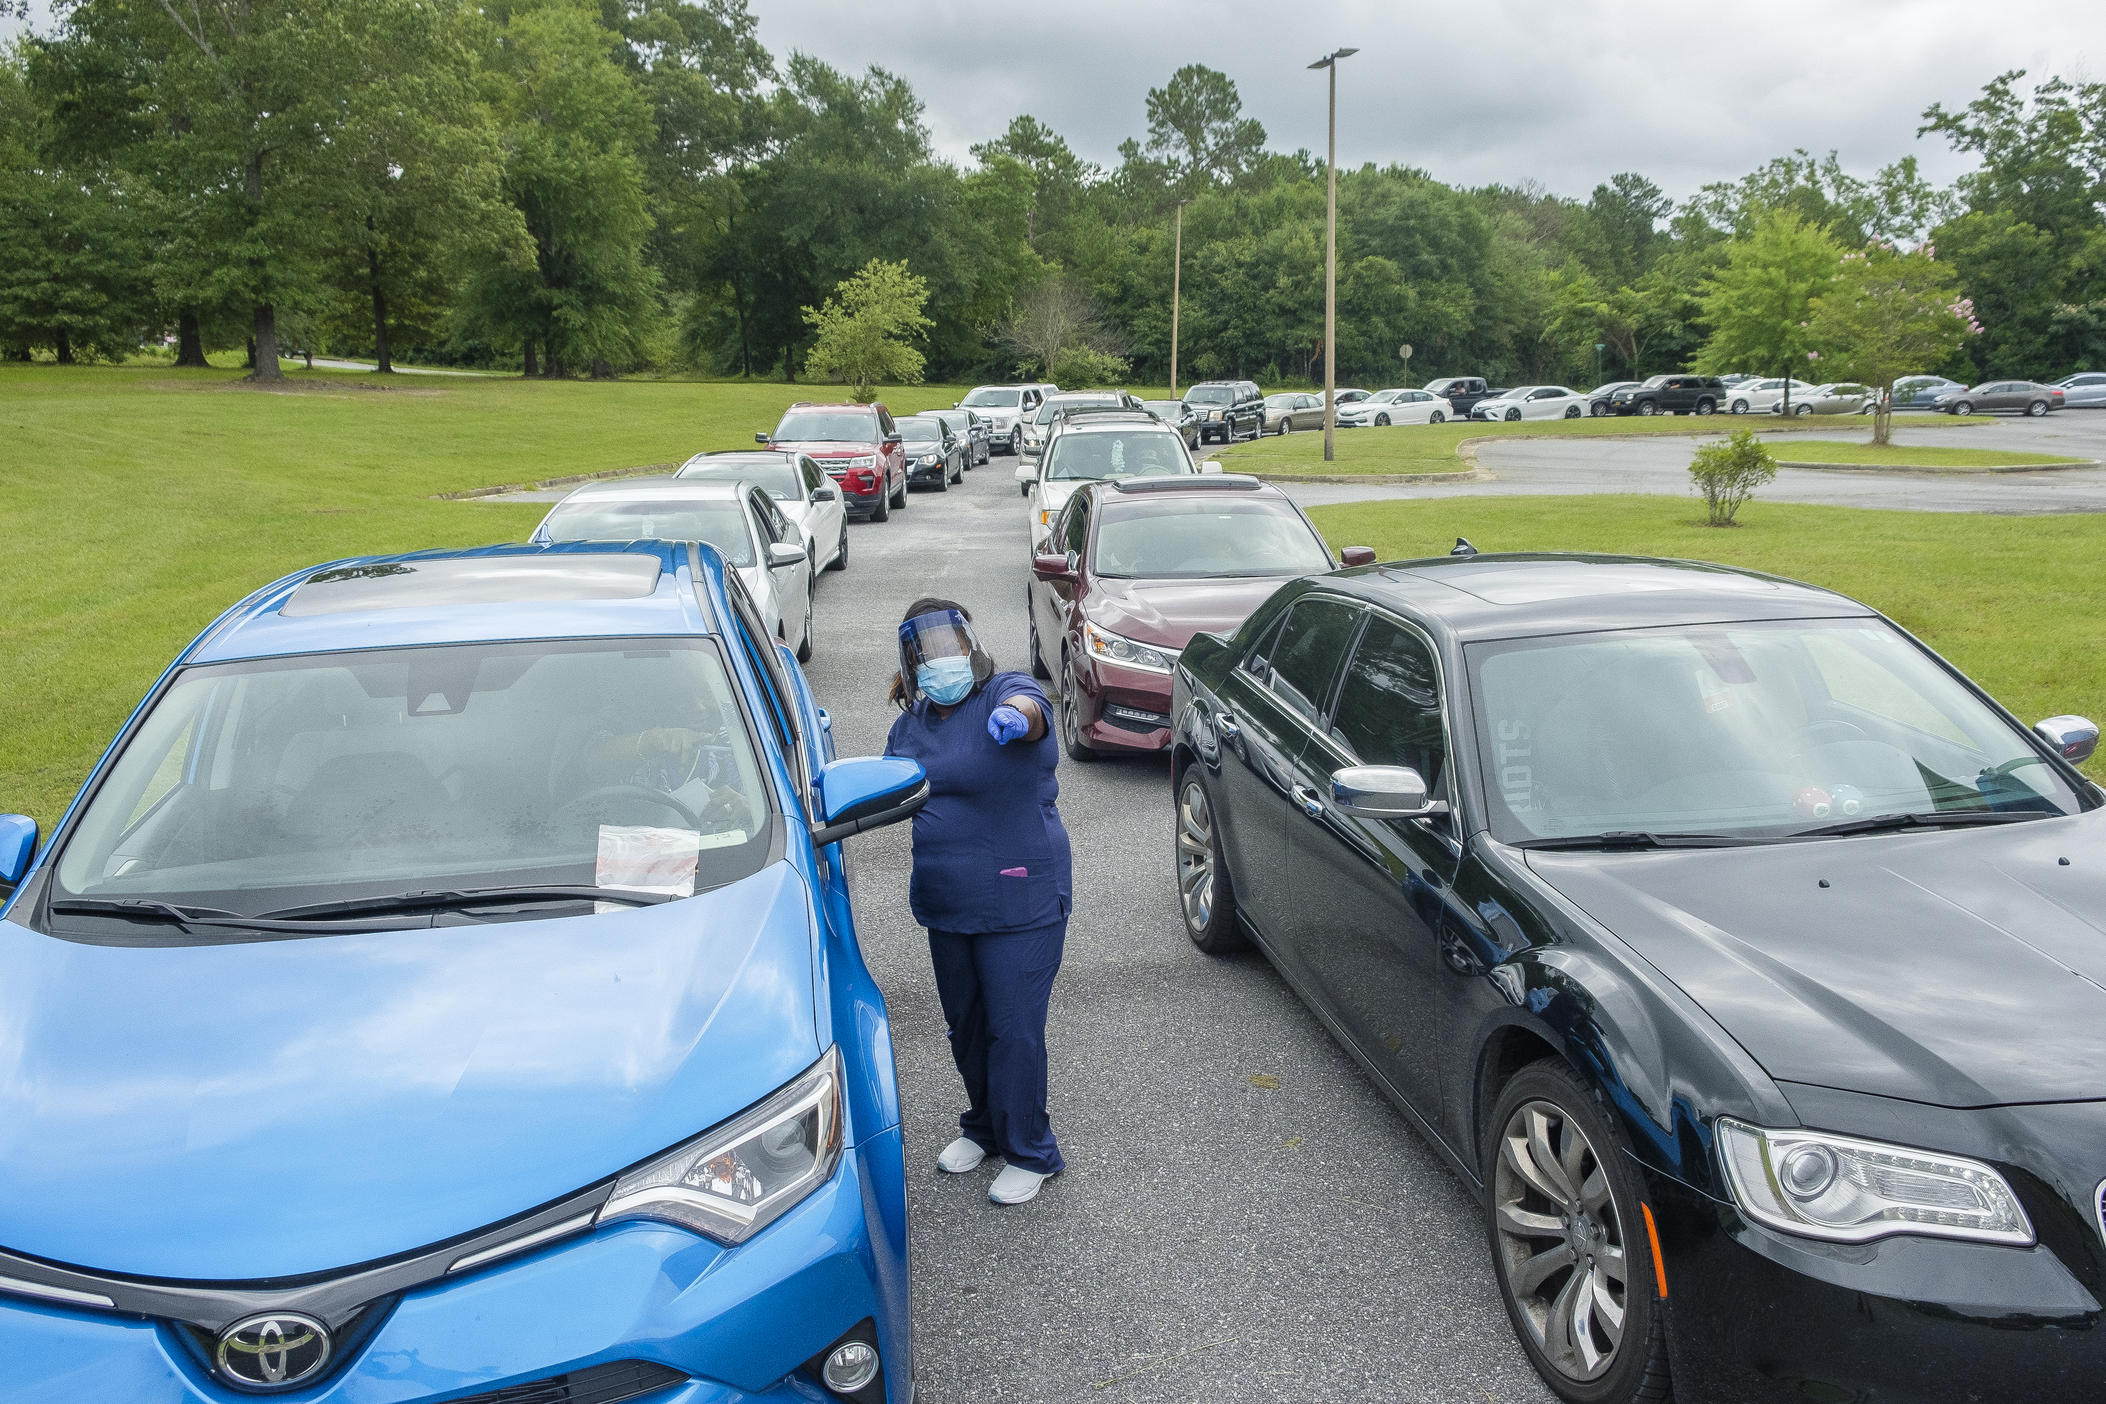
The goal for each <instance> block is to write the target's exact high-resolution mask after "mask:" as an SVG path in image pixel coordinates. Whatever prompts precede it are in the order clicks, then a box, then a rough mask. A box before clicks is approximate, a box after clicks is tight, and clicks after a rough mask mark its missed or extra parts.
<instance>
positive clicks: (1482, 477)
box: [1223, 466, 1492, 486]
mask: <svg viewBox="0 0 2106 1404" xmlns="http://www.w3.org/2000/svg"><path fill="white" fill-rule="evenodd" d="M1223 471H1234V470H1227V469H1225V470H1223ZM1249 476H1251V477H1253V478H1256V479H1257V480H1258V481H1259V482H1261V483H1347V484H1351V483H1373V484H1377V485H1391V486H1393V485H1395V484H1398V483H1483V482H1490V481H1491V479H1492V471H1491V469H1489V468H1478V467H1474V466H1473V467H1469V468H1465V469H1463V470H1462V471H1461V472H1457V473H1252V474H1250V475H1249Z"/></svg>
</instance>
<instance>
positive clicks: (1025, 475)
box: [1014, 463, 1038, 483]
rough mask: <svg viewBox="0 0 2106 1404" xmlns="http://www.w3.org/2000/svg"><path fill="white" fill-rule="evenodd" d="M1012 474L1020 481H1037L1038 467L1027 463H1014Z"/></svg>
mask: <svg viewBox="0 0 2106 1404" xmlns="http://www.w3.org/2000/svg"><path fill="white" fill-rule="evenodd" d="M1014 476H1015V478H1016V480H1017V481H1018V482H1020V483H1035V482H1037V481H1038V469H1037V468H1036V467H1034V466H1032V465H1031V464H1029V463H1019V464H1017V465H1016V473H1015V474H1014Z"/></svg>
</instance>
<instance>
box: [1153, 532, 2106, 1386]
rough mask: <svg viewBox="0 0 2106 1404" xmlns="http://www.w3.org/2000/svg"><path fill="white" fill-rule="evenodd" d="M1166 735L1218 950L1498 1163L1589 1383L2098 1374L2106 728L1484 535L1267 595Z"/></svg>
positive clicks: (1851, 641)
mask: <svg viewBox="0 0 2106 1404" xmlns="http://www.w3.org/2000/svg"><path fill="white" fill-rule="evenodd" d="M1466 549H1467V548H1466V546H1463V545H1459V546H1458V550H1459V551H1463V550H1466ZM1172 716H1173V725H1174V740H1173V746H1172V755H1173V758H1174V759H1173V774H1174V777H1175V779H1174V782H1173V783H1174V786H1175V794H1176V801H1177V803H1176V809H1177V817H1176V834H1177V837H1176V854H1177V869H1178V883H1179V889H1180V896H1181V898H1182V904H1183V910H1184V914H1185V920H1186V925H1187V928H1188V931H1189V934H1190V935H1191V937H1192V940H1193V941H1194V942H1195V943H1196V944H1197V945H1198V946H1199V947H1200V948H1201V949H1202V950H1205V951H1207V952H1209V953H1223V952H1227V951H1229V950H1232V949H1234V948H1235V947H1237V946H1239V945H1240V944H1242V943H1243V942H1245V941H1246V940H1255V942H1256V943H1257V944H1258V945H1259V946H1260V947H1261V948H1262V949H1263V951H1264V953H1265V954H1266V955H1267V956H1268V957H1269V958H1270V959H1271V960H1272V962H1273V963H1274V964H1275V965H1276V966H1277V967H1278V968H1279V969H1280V971H1281V972H1282V973H1283V974H1284V975H1285V977H1286V978H1287V980H1288V981H1289V983H1291V984H1292V985H1293V986H1294V987H1295V988H1296V989H1297V990H1298V991H1299V992H1300V994H1301V996H1302V998H1303V999H1304V1000H1305V1001H1306V1002H1307V1003H1308V1004H1309V1006H1310V1007H1311V1008H1312V1009H1313V1010H1315V1012H1316V1014H1317V1015H1318V1017H1319V1018H1320V1019H1321V1020H1322V1021H1323V1022H1324V1023H1325V1024H1326V1025H1327V1026H1328V1027H1329V1028H1330V1030H1331V1032H1332V1033H1333V1034H1334V1035H1335V1036H1336V1037H1337V1038H1338V1039H1339V1040H1340V1042H1341V1043H1343V1044H1344V1045H1345V1047H1346V1048H1347V1049H1348V1050H1349V1051H1350V1052H1352V1053H1353V1054H1354V1055H1355V1056H1356V1057H1357V1058H1358V1059H1359V1060H1360V1061H1361V1062H1362V1063H1363V1064H1364V1065H1365V1066H1366V1067H1367V1069H1368V1071H1369V1072H1370V1073H1371V1074H1372V1075H1373V1076H1374V1078H1375V1080H1376V1082H1377V1083H1378V1084H1379V1085H1380V1086H1381V1088H1382V1089H1383V1090H1384V1092H1385V1093H1387V1094H1388V1095H1389V1096H1390V1097H1391V1098H1392V1099H1393V1100H1394V1101H1395V1102H1396V1104H1397V1105H1398V1106H1399V1107H1401V1108H1402V1109H1403V1112H1404V1114H1405V1116H1406V1117H1408V1118H1409V1119H1410V1121H1411V1122H1412V1123H1413V1125H1414V1126H1415V1127H1417V1129H1418V1130H1419V1131H1420V1132H1421V1133H1423V1134H1424V1135H1425V1137H1426V1138H1427V1139H1428V1140H1429V1141H1430V1142H1431V1143H1432V1144H1433V1145H1434V1146H1435V1147H1436V1148H1437V1149H1438V1150H1439V1151H1440V1152H1441V1154H1442V1155H1443V1156H1444V1157H1445V1158H1446V1159H1447V1160H1448V1161H1449V1163H1450V1164H1451V1165H1452V1167H1453V1168H1454V1169H1455V1171H1456V1172H1457V1173H1458V1174H1460V1175H1461V1176H1462V1177H1463V1178H1464V1179H1465V1180H1466V1181H1467V1182H1468V1183H1469V1184H1470V1185H1472V1186H1473V1187H1474V1188H1476V1189H1477V1190H1478V1192H1479V1193H1480V1195H1481V1198H1482V1201H1483V1204H1484V1216H1485V1227H1486V1233H1487V1237H1488V1239H1489V1242H1490V1247H1491V1256H1492V1262H1493V1265H1494V1269H1495V1272H1496V1274H1497V1277H1498V1283H1499V1287H1500V1290H1501V1292H1502V1294H1503V1295H1504V1297H1505V1301H1506V1305H1507V1310H1508V1312H1509V1314H1510V1315H1511V1317H1512V1320H1513V1324H1514V1329H1515V1331H1516V1334H1517V1335H1518V1336H1519V1337H1520V1340H1521V1343H1522V1345H1523V1347H1524V1348H1525V1349H1526V1351H1527V1353H1528V1355H1529V1356H1530V1358H1531V1359H1532V1360H1533V1361H1534V1363H1535V1365H1536V1367H1537V1369H1538V1370H1540V1371H1541V1373H1542V1375H1543V1377H1544V1379H1545V1380H1546V1381H1548V1382H1549V1384H1550V1386H1551V1387H1552V1388H1553V1389H1554V1390H1555V1391H1556V1392H1557V1393H1559V1394H1560V1395H1561V1396H1563V1397H1564V1398H1565V1399H1568V1400H1574V1401H1588V1404H1611V1402H1612V1401H1637V1400H1660V1399H1665V1398H1667V1397H1669V1393H1670V1390H1672V1391H1673V1394H1674V1396H1675V1397H1677V1398H1680V1399H1683V1400H1688V1401H1704V1404H1730V1402H1731V1401H1753V1400H1777V1401H1784V1400H1790V1401H1793V1404H1804V1401H1807V1400H1810V1399H1811V1400H1837V1401H1842V1400H1858V1401H1889V1400H1891V1401H1945V1400H1951V1401H1960V1400H2015V1399H2027V1400H2042V1401H2046V1400H2056V1401H2062V1400H2070V1401H2075V1400H2098V1399H2102V1398H2106V1310H2102V1307H2101V1302H2102V1301H2106V1222H2102V1211H2106V1205H2102V1203H2101V1196H2102V1192H2106V1184H2102V1181H2106V813H2102V812H2101V810H2102V807H2106V793H2102V792H2101V791H2100V790H2099V789H2098V788H2097V787H2096V786H2094V785H2093V784H2091V783H2090V782H2089V781H2088V780H2086V779H2085V778H2084V776H2083V775H2082V774H2081V773H2080V772H2079V771H2078V770H2076V769H2075V764H2074V763H2075V762H2077V761H2081V760H2083V759H2085V758H2086V757H2087V756H2088V755H2089V754H2090V751H2091V748H2092V746H2093V744H2095V742H2096V739H2097V735H2098V733H2097V729H2096V728H2094V727H2092V726H2091V725H2090V724H2089V723H2087V722H2085V721H2083V720H2082V719H2081V718H2075V717H2057V718H2053V719H2051V720H2049V721H2046V722H2042V723H2041V724H2040V725H2039V726H2038V727H2036V728H2033V729H2031V730H2028V729H2027V728H2026V727H2025V726H2023V725H2021V724H2019V723H2018V722H2017V721H2016V720H2014V719H2013V718H2012V717H2011V716H2010V714H2009V713H2007V712H2005V711H2004V710H2003V709H2002V708H2000V707H1998V706H1997V704H1996V703H1995V702H1994V701H1992V700H1991V699H1990V698H1989V697H1988V696H1987V695H1986V694H1985V693H1984V692H1982V690H1981V689H1980V688H1978V687H1976V686H1975V685H1974V684H1972V683H1971V682H1969V681H1968V680H1967V679H1966V678H1965V677H1964V676H1962V675H1961V674H1960V673H1959V672H1958V671H1957V670H1956V669H1954V668H1953V667H1952V666H1951V665H1949V664H1947V663H1945V662H1944V661H1943V660H1942V659H1940V658H1938V657H1937V656H1936V655H1935V654H1933V653H1931V652H1930V651H1929V650H1928V649H1926V648H1924V647H1923V646H1922V645H1921V644H1919V643H1918V642H1917V641H1916V640H1915V639H1913V638H1911V637H1910V636H1909V635H1908V634H1906V633H1905V632H1903V631H1902V630H1901V629H1899V628H1897V627H1896V626H1894V625H1893V624H1891V623H1889V622H1888V621H1887V620H1886V619H1885V618H1883V617H1882V616H1881V615H1879V614H1878V613H1876V612H1875V611H1873V610H1871V609H1868V608H1866V607H1865V606H1863V605H1860V604H1857V603H1855V602H1853V601H1851V600H1848V599H1844V598H1842V597H1840V596H1837V595H1834V594H1831V593H1828V592H1827V591H1823V590H1817V589H1813V588H1811V587H1809V586H1805V585H1799V584H1794V583H1792V582H1790V581H1786V580H1780V579H1775V578H1772V577H1768V576H1762V575H1755V574H1750V573H1747V572H1743V571H1736V570H1729V569H1725V568H1722V567H1718V566H1709V565H1700V564H1694V563H1690V562H1681V561H1648V560H1634V559H1624V558H1613V557H1580V556H1493V555H1474V554H1465V555H1460V556H1457V557H1454V558H1450V559H1446V560H1434V561H1412V562H1405V563H1402V564H1394V565H1384V566H1368V567H1363V568H1359V569H1354V570H1347V571H1342V572H1338V573H1335V574H1331V575H1326V576H1318V577H1314V578H1311V579H1308V580H1304V581H1299V582H1296V583H1293V584H1289V585H1286V586H1283V587H1282V588H1281V589H1280V590H1279V591H1278V592H1277V593H1276V594H1274V595H1273V596H1272V597H1271V598H1270V599H1269V600H1268V601H1267V602H1266V603H1265V604H1264V605H1262V606H1261V607H1259V609H1258V610H1257V611H1256V612H1254V613H1253V614H1252V615H1251V616H1250V617H1249V619H1247V620H1246V621H1245V622H1244V624H1243V625H1242V626H1241V627H1240V628H1238V629H1237V631H1236V632H1235V634H1234V635H1233V636H1232V637H1226V638H1224V637H1221V636H1218V635H1211V634H1201V635H1198V636H1197V637H1195V638H1194V639H1193V640H1192V642H1191V644H1190V645H1189V646H1188V647H1187V648H1186V649H1185V650H1184V653H1183V656H1182V658H1181V659H1180V661H1179V664H1178V668H1177V673H1176V676H1175V680H1174V691H1173V699H1172Z"/></svg>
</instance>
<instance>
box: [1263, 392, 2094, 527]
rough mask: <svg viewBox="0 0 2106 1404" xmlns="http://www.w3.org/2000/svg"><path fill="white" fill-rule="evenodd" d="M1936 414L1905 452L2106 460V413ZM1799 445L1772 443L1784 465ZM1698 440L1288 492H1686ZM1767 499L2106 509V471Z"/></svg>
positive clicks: (1903, 434) (1483, 459)
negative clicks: (1485, 472)
mask: <svg viewBox="0 0 2106 1404" xmlns="http://www.w3.org/2000/svg"><path fill="white" fill-rule="evenodd" d="M1929 418H1931V416H1928V415H1908V414H1904V415H1898V416H1896V418H1895V424H1894V441H1895V442H1896V443H1897V444H1905V445H1945V446H1949V447H1962V446H1972V447H1975V448H1997V449H2008V450H2011V451H2013V452H2017V453H2051V454H2067V455H2068V456H2069V457H2071V458H2085V459H2096V460H2102V461H2106V411H2100V410H2064V411H2061V412H2060V413H2057V414H2051V415H2049V416H2047V417H2046V418H2045V419H2006V418H2002V417H1999V418H1997V419H1995V420H1993V421H1990V422H1987V423H1985V424H1983V425H1982V426H1981V427H1979V428H1977V427H1973V426H1969V427H1967V428H1964V429H1956V430H1955V429H1942V428H1930V427H1919V421H1922V420H1926V419H1929ZM1697 424H1703V425H1704V427H1705V428H1713V427H1715V428H1717V429H1718V430H1719V431H1721V432H1723V431H1725V430H1727V429H1730V428H1737V427H1739V425H1738V423H1737V422H1736V421H1734V420H1732V419H1730V418H1727V417H1724V416H1721V417H1719V418H1717V419H1714V420H1711V421H1708V422H1707V421H1693V422H1692V428H1695V427H1696V425H1697ZM1870 430H1871V425H1870V423H1869V421H1867V420H1864V419H1862V418H1859V417H1857V416H1855V415H1846V416H1837V417H1836V418H1835V420H1834V421H1833V432H1832V433H1827V434H1822V435H1819V436H1818V437H1824V438H1836V439H1855V440H1862V439H1866V438H1869V437H1870ZM1350 432H1351V433H1353V434H1362V433H1368V434H1409V433H1411V432H1412V429H1411V427H1410V426H1408V425H1407V426H1400V427H1397V428H1393V429H1366V430H1361V429H1355V430H1352V431H1350ZM1790 442H1791V441H1790V440H1789V439H1773V440H1771V441H1770V444H1771V447H1772V448H1773V449H1775V450H1776V452H1777V456H1778V457H1780V458H1788V457H1790V456H1791V455H1790ZM1691 448H1692V444H1691V442H1690V440H1688V439H1684V438H1678V437H1670V438H1664V439H1659V438H1631V439H1579V438H1569V439H1505V440H1500V439H1494V440H1490V441H1488V442H1486V443H1483V444H1480V445H1479V446H1478V449H1477V461H1478V464H1479V465H1480V466H1481V467H1484V468H1486V469H1489V470H1490V472H1491V475H1492V476H1491V477H1490V478H1488V479H1482V480H1479V481H1476V482H1467V483H1452V484H1447V483H1410V484H1389V485H1384V484H1379V483H1374V484H1367V485H1364V486H1363V485H1357V484H1351V483H1305V484H1301V485H1298V486H1291V487H1289V488H1288V489H1287V491H1288V494H1289V495H1290V496H1292V497H1293V498H1294V500H1295V501H1297V502H1299V503H1301V504H1302V505H1303V506H1304V507H1316V506H1322V505H1326V504H1329V503H1334V502H1368V501H1380V500H1388V499H1392V498H1429V497H1453V496H1458V495H1460V496H1483V497H1519V496H1527V495H1532V494H1537V493H1546V494H1554V495H1558V496H1569V495H1572V494H1576V493H1589V492H1637V493H1662V494H1666V495H1669V496H1677V497H1679V496H1686V495H1688V492H1689V456H1690V451H1691ZM1760 496H1761V497H1762V498H1763V499H1764V500H1767V501H1772V502H1813V503H1825V504H1827V505H1829V506H1835V507H1886V508H1896V509H1902V510H1906V511H1916V512H1998V513H2015V514H2030V513H2040V512H2106V469H2062V470H2057V471H2055V472H2049V473H1985V474H1978V475H1968V476H1961V475H1957V474H1936V475H1933V474H1922V473H1893V472H1879V471H1866V472H1849V471H1845V470H1840V469H1798V468H1785V469H1781V470H1779V472H1778V474H1777V481H1776V482H1775V483H1774V484H1772V485H1771V486H1769V487H1766V488H1764V489H1763V490H1762V492H1761V493H1760Z"/></svg>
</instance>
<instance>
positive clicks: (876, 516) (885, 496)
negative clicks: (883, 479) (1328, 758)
mask: <svg viewBox="0 0 2106 1404" xmlns="http://www.w3.org/2000/svg"><path fill="white" fill-rule="evenodd" d="M870 520H872V521H873V522H889V521H891V520H892V494H890V493H888V492H880V493H879V494H878V500H877V506H875V507H873V508H871V509H870Z"/></svg>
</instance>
